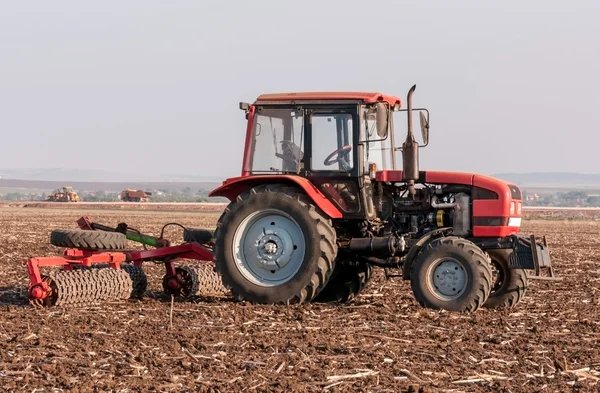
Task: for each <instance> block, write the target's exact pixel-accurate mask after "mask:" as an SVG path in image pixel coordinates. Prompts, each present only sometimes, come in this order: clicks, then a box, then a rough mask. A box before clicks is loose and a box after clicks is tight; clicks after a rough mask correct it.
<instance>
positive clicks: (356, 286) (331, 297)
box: [315, 262, 373, 303]
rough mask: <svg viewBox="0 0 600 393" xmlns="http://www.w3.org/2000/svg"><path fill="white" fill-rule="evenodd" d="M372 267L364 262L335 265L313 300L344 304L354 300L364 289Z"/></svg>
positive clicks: (371, 273)
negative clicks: (325, 283)
mask: <svg viewBox="0 0 600 393" xmlns="http://www.w3.org/2000/svg"><path fill="white" fill-rule="evenodd" d="M372 275H373V266H372V265H369V264H367V263H364V262H359V263H358V264H357V265H354V266H353V265H350V264H345V263H336V265H335V269H334V271H333V274H332V275H331V278H330V279H329V281H328V282H327V285H326V286H325V289H323V291H322V292H321V293H319V295H317V297H316V298H315V301H316V302H339V303H346V302H349V301H351V300H352V299H354V298H356V297H357V296H358V295H359V294H360V293H361V292H362V291H363V289H365V288H366V286H367V284H368V283H369V280H371V276H372Z"/></svg>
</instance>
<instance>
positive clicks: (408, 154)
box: [402, 85, 419, 197]
mask: <svg viewBox="0 0 600 393" xmlns="http://www.w3.org/2000/svg"><path fill="white" fill-rule="evenodd" d="M416 88H417V85H414V86H413V87H411V88H410V90H409V91H408V96H407V98H406V104H407V112H406V113H407V118H408V133H407V134H406V140H405V141H404V143H403V144H402V180H403V181H405V182H406V183H408V191H409V192H410V195H412V196H413V197H414V196H415V193H416V192H415V181H417V180H419V144H418V143H417V141H416V140H415V134H414V133H413V127H412V95H413V93H414V91H415V89H416Z"/></svg>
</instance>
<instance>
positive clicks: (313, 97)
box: [256, 91, 402, 106]
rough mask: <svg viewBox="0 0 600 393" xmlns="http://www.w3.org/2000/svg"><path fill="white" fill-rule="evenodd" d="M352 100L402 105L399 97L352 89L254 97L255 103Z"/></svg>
mask: <svg viewBox="0 0 600 393" xmlns="http://www.w3.org/2000/svg"><path fill="white" fill-rule="evenodd" d="M336 100H341V101H343V100H353V101H362V102H365V103H374V102H378V101H382V102H387V103H388V104H390V105H391V106H394V105H396V104H398V105H402V102H401V100H400V98H398V97H394V96H390V95H387V94H382V93H376V92H373V93H369V92H354V91H321V92H298V93H272V94H261V95H260V96H258V98H257V99H256V104H260V103H266V102H282V103H283V102H292V101H336Z"/></svg>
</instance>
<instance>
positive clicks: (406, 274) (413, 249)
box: [402, 227, 452, 280]
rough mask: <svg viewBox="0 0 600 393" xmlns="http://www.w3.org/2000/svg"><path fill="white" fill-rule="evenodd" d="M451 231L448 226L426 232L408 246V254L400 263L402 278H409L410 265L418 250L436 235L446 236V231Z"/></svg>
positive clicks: (435, 237) (436, 236)
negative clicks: (412, 244) (413, 243)
mask: <svg viewBox="0 0 600 393" xmlns="http://www.w3.org/2000/svg"><path fill="white" fill-rule="evenodd" d="M451 231H452V228H451V227H448V228H438V229H436V230H434V231H431V232H429V233H426V234H425V235H423V236H421V238H420V239H419V240H418V241H417V242H416V243H415V245H414V246H412V247H411V248H410V250H409V251H408V254H407V255H406V259H405V260H404V263H403V264H402V279H403V280H410V268H411V266H412V261H413V259H415V257H416V256H417V254H418V253H419V251H421V249H422V248H423V247H424V246H425V245H426V244H427V243H428V242H430V241H431V240H433V239H437V238H438V237H442V236H447V235H448V233H450V232H451Z"/></svg>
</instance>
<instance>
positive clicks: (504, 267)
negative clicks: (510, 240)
mask: <svg viewBox="0 0 600 393" xmlns="http://www.w3.org/2000/svg"><path fill="white" fill-rule="evenodd" d="M510 252H511V251H510V250H489V251H488V255H489V256H490V258H491V260H492V267H493V268H494V270H495V272H494V273H495V277H494V280H493V285H492V291H491V293H490V297H489V298H488V299H487V301H486V302H485V303H484V304H483V306H484V307H486V308H513V307H514V306H516V305H517V304H518V303H519V302H520V301H521V300H523V298H524V297H525V292H527V273H526V271H525V270H523V269H510V268H509V267H508V256H509V254H510Z"/></svg>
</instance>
